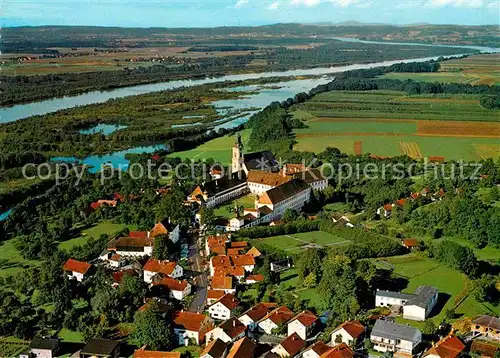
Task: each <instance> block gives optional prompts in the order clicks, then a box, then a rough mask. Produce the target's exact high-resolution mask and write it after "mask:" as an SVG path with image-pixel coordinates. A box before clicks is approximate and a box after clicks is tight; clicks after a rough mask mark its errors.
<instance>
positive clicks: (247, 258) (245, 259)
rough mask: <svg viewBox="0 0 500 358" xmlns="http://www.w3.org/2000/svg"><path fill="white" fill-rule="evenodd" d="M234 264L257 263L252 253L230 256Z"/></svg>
mask: <svg viewBox="0 0 500 358" xmlns="http://www.w3.org/2000/svg"><path fill="white" fill-rule="evenodd" d="M229 257H230V258H231V261H232V262H233V265H234V266H252V265H255V258H254V257H253V256H252V255H234V256H229Z"/></svg>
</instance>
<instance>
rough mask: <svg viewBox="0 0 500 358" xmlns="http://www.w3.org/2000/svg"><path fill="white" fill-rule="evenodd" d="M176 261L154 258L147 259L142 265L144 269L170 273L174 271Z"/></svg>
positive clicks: (165, 273)
mask: <svg viewBox="0 0 500 358" xmlns="http://www.w3.org/2000/svg"><path fill="white" fill-rule="evenodd" d="M176 266H177V262H175V261H160V260H156V259H149V260H148V262H147V263H146V265H144V271H150V272H156V273H162V274H164V275H171V274H172V272H174V269H175V267H176Z"/></svg>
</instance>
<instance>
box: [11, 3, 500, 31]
mask: <svg viewBox="0 0 500 358" xmlns="http://www.w3.org/2000/svg"><path fill="white" fill-rule="evenodd" d="M346 21H357V22H363V23H384V24H393V25H406V24H415V23H429V24H459V25H498V24H499V23H500V1H499V0H198V1H195V0H166V1H162V0H153V1H149V0H148V1H138V0H105V1H98V0H87V1H72V0H38V1H33V0H4V1H3V6H2V26H3V27H13V26H41V25H79V26H119V27H217V26H256V25H267V24H275V23H342V22H346Z"/></svg>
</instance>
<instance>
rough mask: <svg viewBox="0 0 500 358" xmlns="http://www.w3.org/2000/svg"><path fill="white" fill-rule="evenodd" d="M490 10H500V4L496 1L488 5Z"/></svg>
mask: <svg viewBox="0 0 500 358" xmlns="http://www.w3.org/2000/svg"><path fill="white" fill-rule="evenodd" d="M486 7H487V8H488V9H498V8H500V4H499V3H498V2H497V1H496V0H495V1H492V2H490V3H489V4H488V5H486Z"/></svg>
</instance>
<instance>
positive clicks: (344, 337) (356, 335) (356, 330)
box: [331, 321, 366, 346]
mask: <svg viewBox="0 0 500 358" xmlns="http://www.w3.org/2000/svg"><path fill="white" fill-rule="evenodd" d="M365 329H366V328H365V326H363V325H362V324H361V323H360V322H359V321H345V322H344V323H342V324H341V325H340V326H338V327H337V328H336V329H335V330H334V331H333V332H332V333H331V338H332V340H331V344H332V345H336V344H339V343H345V344H347V345H349V346H351V345H353V344H354V342H356V340H358V339H360V338H362V337H363V335H364V334H365Z"/></svg>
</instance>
